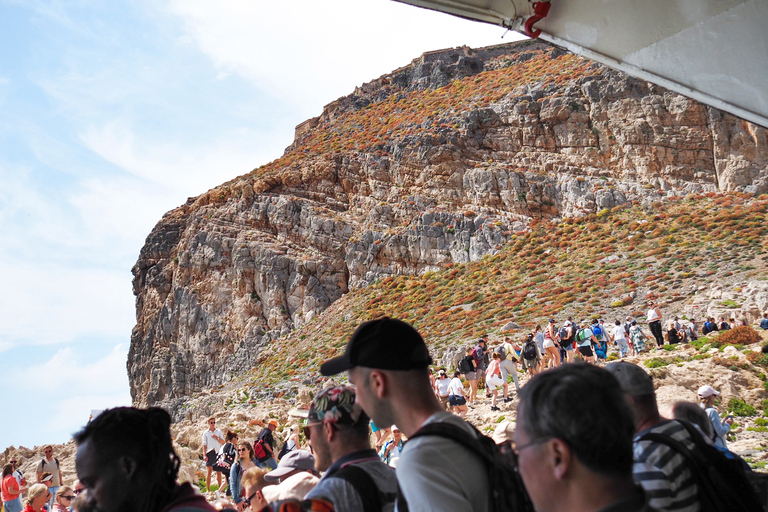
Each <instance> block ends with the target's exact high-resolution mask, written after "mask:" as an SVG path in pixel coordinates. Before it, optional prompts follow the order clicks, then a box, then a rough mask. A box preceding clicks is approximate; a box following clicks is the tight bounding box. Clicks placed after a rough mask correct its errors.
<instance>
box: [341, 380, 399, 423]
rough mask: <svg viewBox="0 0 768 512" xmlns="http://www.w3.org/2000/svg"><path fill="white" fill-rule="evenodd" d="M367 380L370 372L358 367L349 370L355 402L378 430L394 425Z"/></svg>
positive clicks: (383, 404) (393, 421)
mask: <svg viewBox="0 0 768 512" xmlns="http://www.w3.org/2000/svg"><path fill="white" fill-rule="evenodd" d="M369 379H370V370H367V369H364V368H360V367H355V368H352V369H351V370H349V383H350V384H352V385H353V386H355V401H356V402H357V403H359V404H360V407H362V408H363V410H364V411H365V414H367V415H368V417H369V418H371V419H372V420H373V422H374V423H375V424H376V426H378V427H379V428H382V427H381V426H382V425H392V424H393V423H396V421H395V418H394V417H393V416H392V414H391V413H389V412H388V408H387V406H386V404H385V403H384V401H383V400H380V399H379V398H378V397H377V396H376V393H375V392H374V390H373V387H372V386H371V383H370V380H369Z"/></svg>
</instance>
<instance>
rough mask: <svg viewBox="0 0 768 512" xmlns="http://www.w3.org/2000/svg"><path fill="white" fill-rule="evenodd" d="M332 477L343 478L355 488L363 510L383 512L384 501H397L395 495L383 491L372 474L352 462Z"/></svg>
mask: <svg viewBox="0 0 768 512" xmlns="http://www.w3.org/2000/svg"><path fill="white" fill-rule="evenodd" d="M330 478H341V479H342V480H346V481H347V482H348V483H349V484H350V485H351V486H352V487H354V488H355V491H357V494H358V495H359V496H360V501H362V502H363V512H381V510H383V507H384V503H391V502H393V501H395V495H394V494H392V495H389V494H384V493H382V492H381V491H380V490H379V486H378V485H376V482H375V481H374V480H373V478H371V475H369V474H368V472H367V471H366V470H364V469H363V468H361V467H360V466H356V465H354V464H350V465H349V466H345V467H343V468H341V469H340V470H339V471H337V472H335V473H334V474H333V475H331V477H330Z"/></svg>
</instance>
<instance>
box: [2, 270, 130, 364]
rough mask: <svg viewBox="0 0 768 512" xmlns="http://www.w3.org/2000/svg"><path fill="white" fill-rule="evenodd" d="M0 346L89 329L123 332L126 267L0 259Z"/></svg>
mask: <svg viewBox="0 0 768 512" xmlns="http://www.w3.org/2000/svg"><path fill="white" fill-rule="evenodd" d="M0 289H2V290H4V292H3V293H2V294H0V311H2V317H3V321H2V325H3V329H2V332H0V347H3V346H5V349H6V350H7V349H10V348H12V347H14V346H21V345H54V344H68V343H72V342H73V341H74V340H76V339H77V338H81V337H84V336H89V335H92V334H94V333H97V334H99V335H102V336H105V337H117V338H121V337H122V338H127V336H129V335H130V334H129V333H130V332H131V327H132V326H133V323H134V321H135V317H134V314H133V307H134V302H133V294H132V291H131V274H130V270H129V269H125V270H123V271H107V270H102V269H99V268H93V267H84V268H76V267H72V266H69V267H67V266H62V265H57V264H55V263H52V262H37V261H32V262H18V261H17V262H7V261H1V262H0Z"/></svg>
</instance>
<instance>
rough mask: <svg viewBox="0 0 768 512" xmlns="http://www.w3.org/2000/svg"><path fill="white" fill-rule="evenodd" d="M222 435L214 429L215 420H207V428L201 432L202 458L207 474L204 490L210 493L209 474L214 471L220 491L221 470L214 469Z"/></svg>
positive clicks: (222, 440) (222, 442)
mask: <svg viewBox="0 0 768 512" xmlns="http://www.w3.org/2000/svg"><path fill="white" fill-rule="evenodd" d="M224 442H225V441H224V434H223V433H222V432H221V430H219V429H217V428H216V418H208V428H207V429H206V430H205V432H203V442H202V448H203V458H204V459H205V467H206V469H207V470H208V474H207V475H206V476H205V489H206V491H207V492H211V473H212V472H213V471H214V470H215V471H216V479H217V481H218V484H219V489H221V470H220V469H216V467H215V466H216V458H217V457H218V453H219V451H220V450H221V445H223V444H224Z"/></svg>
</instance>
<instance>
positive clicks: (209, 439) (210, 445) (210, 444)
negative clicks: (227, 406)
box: [203, 429, 224, 453]
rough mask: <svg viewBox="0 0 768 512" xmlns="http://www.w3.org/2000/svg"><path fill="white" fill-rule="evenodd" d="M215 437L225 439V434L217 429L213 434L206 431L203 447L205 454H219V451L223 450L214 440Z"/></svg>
mask: <svg viewBox="0 0 768 512" xmlns="http://www.w3.org/2000/svg"><path fill="white" fill-rule="evenodd" d="M214 435H215V436H216V437H220V438H222V439H224V434H222V433H221V430H219V429H216V430H214V431H213V432H211V429H208V430H206V431H205V432H204V433H203V446H205V453H208V452H209V451H211V450H213V451H215V452H216V453H219V450H221V443H220V442H218V441H217V440H216V439H214V438H213V436H214Z"/></svg>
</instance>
